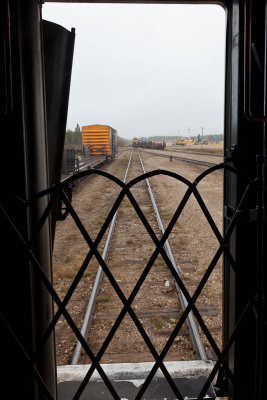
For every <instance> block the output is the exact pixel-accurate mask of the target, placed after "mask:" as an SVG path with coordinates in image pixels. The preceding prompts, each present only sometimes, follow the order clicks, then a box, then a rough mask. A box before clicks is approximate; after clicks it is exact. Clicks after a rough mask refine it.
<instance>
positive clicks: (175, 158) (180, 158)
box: [141, 150, 218, 167]
mask: <svg viewBox="0 0 267 400" xmlns="http://www.w3.org/2000/svg"><path fill="white" fill-rule="evenodd" d="M141 151H142V152H144V153H146V154H151V155H153V156H155V155H156V156H157V157H165V158H166V157H167V158H170V157H172V159H174V160H179V161H184V162H188V163H190V164H197V165H202V166H203V167H214V166H215V165H218V163H212V162H209V161H202V160H194V159H193V158H184V157H178V156H173V155H170V154H159V153H153V152H151V151H146V150H141Z"/></svg>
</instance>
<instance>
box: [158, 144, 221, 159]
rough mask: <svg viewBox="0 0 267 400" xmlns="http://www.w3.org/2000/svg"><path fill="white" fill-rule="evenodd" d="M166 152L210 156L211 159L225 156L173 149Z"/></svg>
mask: <svg viewBox="0 0 267 400" xmlns="http://www.w3.org/2000/svg"><path fill="white" fill-rule="evenodd" d="M165 151H173V152H174V153H183V154H198V155H200V156H210V157H221V158H223V154H213V153H209V152H204V153H201V152H200V151H190V150H179V149H172V148H169V147H168V148H167V147H166V149H165Z"/></svg>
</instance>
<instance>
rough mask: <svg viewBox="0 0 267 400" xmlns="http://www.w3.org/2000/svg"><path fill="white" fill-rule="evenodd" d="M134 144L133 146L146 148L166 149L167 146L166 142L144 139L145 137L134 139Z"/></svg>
mask: <svg viewBox="0 0 267 400" xmlns="http://www.w3.org/2000/svg"><path fill="white" fill-rule="evenodd" d="M132 146H133V147H141V148H144V149H156V150H164V149H165V147H166V143H165V142H164V141H162V142H155V141H153V140H143V139H137V138H133V139H132Z"/></svg>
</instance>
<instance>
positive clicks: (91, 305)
mask: <svg viewBox="0 0 267 400" xmlns="http://www.w3.org/2000/svg"><path fill="white" fill-rule="evenodd" d="M132 155H133V151H132V153H131V155H130V158H129V162H128V165H127V168H126V172H125V175H124V178H123V182H124V183H125V182H126V179H127V175H128V171H129V168H130V164H131V160H132ZM118 211H119V209H118V210H117V211H116V213H115V214H114V216H113V218H112V221H111V224H110V228H109V231H108V236H107V240H106V243H105V246H104V250H103V253H102V258H103V260H104V261H106V258H107V254H108V250H109V246H110V243H111V238H112V235H113V232H114V228H115V223H116V219H117V215H118ZM102 279H103V269H102V267H101V265H100V264H99V265H98V270H97V273H96V277H95V281H94V285H93V289H92V293H91V296H90V299H89V302H88V305H87V309H86V313H85V316H84V320H83V324H82V328H81V331H80V332H81V335H82V336H83V338H84V339H85V340H87V339H88V334H89V331H90V328H91V324H92V319H93V313H94V310H95V304H96V297H97V295H98V293H99V290H100V285H101V282H102ZM81 348H82V346H81V343H80V342H77V344H76V347H75V350H74V353H73V356H72V361H71V364H72V365H75V364H77V363H78V360H79V357H80V353H81Z"/></svg>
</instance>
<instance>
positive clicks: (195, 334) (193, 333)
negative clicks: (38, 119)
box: [138, 151, 208, 361]
mask: <svg viewBox="0 0 267 400" xmlns="http://www.w3.org/2000/svg"><path fill="white" fill-rule="evenodd" d="M138 155H139V160H140V163H141V166H142V169H143V173H144V174H145V173H146V171H145V167H144V164H143V161H142V158H141V155H140V152H139V151H138ZM146 184H147V188H148V192H149V195H150V199H151V202H152V205H153V209H154V212H155V215H156V218H157V222H158V227H159V230H160V232H161V234H162V235H164V232H165V229H164V226H163V223H162V221H161V218H160V214H159V211H158V207H157V204H156V201H155V198H154V196H153V193H152V189H151V186H150V183H149V180H148V178H146ZM164 248H165V251H166V253H167V256H168V257H169V260H170V261H171V263H172V265H173V267H174V268H175V270H176V272H177V274H178V275H179V276H180V270H179V268H178V267H177V265H176V262H175V259H174V257H173V253H172V250H171V246H170V243H169V241H168V239H166V241H165V244H164ZM175 286H176V290H177V292H178V296H179V300H180V303H181V306H182V309H183V311H184V310H185V309H186V307H187V306H188V302H187V300H186V298H185V296H184V294H183V292H182V291H181V289H180V287H179V285H178V283H177V282H176V281H175ZM186 323H187V327H188V330H189V334H190V338H191V341H192V344H193V348H194V351H195V352H196V354H198V356H199V358H200V359H201V360H203V361H207V360H208V358H207V355H206V351H205V349H204V346H203V343H202V340H201V338H200V334H199V331H198V328H197V325H196V322H195V319H194V316H193V313H192V311H190V313H189V314H188V317H187V318H186Z"/></svg>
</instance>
